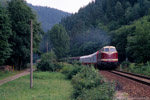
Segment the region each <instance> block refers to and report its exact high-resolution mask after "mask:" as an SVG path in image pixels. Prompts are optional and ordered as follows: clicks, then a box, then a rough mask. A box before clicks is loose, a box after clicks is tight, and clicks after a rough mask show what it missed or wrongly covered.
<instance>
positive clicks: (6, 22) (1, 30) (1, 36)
mask: <svg viewBox="0 0 150 100" xmlns="http://www.w3.org/2000/svg"><path fill="white" fill-rule="evenodd" d="M11 35H12V33H11V23H10V17H9V13H8V11H7V9H6V8H3V7H1V5H0V65H3V64H4V63H5V61H6V60H7V59H8V58H9V57H10V55H11V51H12V50H11V48H10V43H8V39H9V38H10V36H11Z"/></svg>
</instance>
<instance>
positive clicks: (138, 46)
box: [127, 16, 150, 63]
mask: <svg viewBox="0 0 150 100" xmlns="http://www.w3.org/2000/svg"><path fill="white" fill-rule="evenodd" d="M133 25H134V26H135V27H136V28H135V30H134V33H133V34H132V35H131V36H128V38H127V41H128V45H127V52H128V53H129V54H130V56H131V57H132V58H133V59H134V61H135V62H143V63H146V62H147V61H150V17H149V16H147V17H143V18H142V19H141V20H139V21H136V22H135V23H134V24H133Z"/></svg>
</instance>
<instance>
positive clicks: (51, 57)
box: [37, 51, 56, 71]
mask: <svg viewBox="0 0 150 100" xmlns="http://www.w3.org/2000/svg"><path fill="white" fill-rule="evenodd" d="M55 64H56V55H55V54H54V52H53V51H50V52H49V53H45V54H43V55H42V57H41V61H40V62H39V63H38V65H37V69H38V70H41V71H55V70H56V68H55Z"/></svg>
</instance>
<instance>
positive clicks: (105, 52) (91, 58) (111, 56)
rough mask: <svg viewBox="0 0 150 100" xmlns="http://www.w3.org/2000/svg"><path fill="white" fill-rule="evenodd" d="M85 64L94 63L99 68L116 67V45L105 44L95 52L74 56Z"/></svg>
mask: <svg viewBox="0 0 150 100" xmlns="http://www.w3.org/2000/svg"><path fill="white" fill-rule="evenodd" d="M73 59H74V60H78V61H79V62H81V63H82V64H84V65H89V66H90V65H94V66H95V67H97V68H99V69H116V68H117V66H118V65H119V63H118V52H117V50H116V48H115V47H114V46H105V47H103V48H102V49H100V50H99V51H96V52H95V53H93V54H90V55H86V56H80V57H75V58H72V60H73Z"/></svg>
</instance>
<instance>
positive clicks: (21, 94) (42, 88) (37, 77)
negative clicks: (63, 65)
mask: <svg viewBox="0 0 150 100" xmlns="http://www.w3.org/2000/svg"><path fill="white" fill-rule="evenodd" d="M29 83H30V80H29V75H27V76H24V77H22V78H19V79H17V80H15V81H12V82H9V83H6V84H4V85H2V86H0V100H70V96H71V94H72V91H73V88H72V85H71V82H70V81H69V80H66V77H65V75H63V74H61V73H56V72H51V73H50V72H34V85H33V88H32V89H30V88H29Z"/></svg>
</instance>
